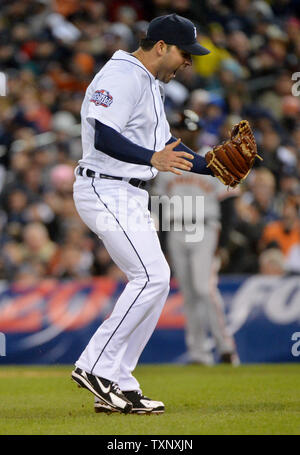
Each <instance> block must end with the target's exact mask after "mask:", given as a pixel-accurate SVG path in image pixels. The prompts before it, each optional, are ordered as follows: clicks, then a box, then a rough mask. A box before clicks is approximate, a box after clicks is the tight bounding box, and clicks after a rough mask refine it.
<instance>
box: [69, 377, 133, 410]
mask: <svg viewBox="0 0 300 455" xmlns="http://www.w3.org/2000/svg"><path fill="white" fill-rule="evenodd" d="M71 377H72V379H73V380H74V381H75V382H76V383H77V384H78V385H79V387H84V388H86V389H88V390H89V391H90V392H92V393H93V394H94V395H95V396H96V397H97V398H98V399H99V400H101V401H102V402H103V404H104V405H105V406H109V407H111V408H112V409H113V410H114V411H116V412H123V413H124V414H127V413H128V412H130V411H131V409H132V403H131V402H130V401H129V400H128V399H127V398H126V397H125V396H124V395H123V393H122V392H121V390H120V389H119V387H118V385H117V384H116V383H115V382H112V381H109V380H108V379H105V378H101V377H99V376H94V375H93V374H90V373H87V372H86V371H83V370H81V369H80V368H75V370H74V371H72V374H71ZM110 412H112V411H110Z"/></svg>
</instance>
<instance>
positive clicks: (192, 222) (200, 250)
mask: <svg viewBox="0 0 300 455" xmlns="http://www.w3.org/2000/svg"><path fill="white" fill-rule="evenodd" d="M170 124H171V126H173V128H172V131H173V134H175V135H179V137H181V138H182V140H183V141H184V142H185V143H186V144H187V145H188V146H189V147H191V148H192V149H193V150H196V149H197V146H196V139H197V136H198V134H199V128H200V124H199V117H198V115H197V114H196V113H195V112H193V111H190V110H185V111H184V112H183V113H180V114H179V113H178V114H177V117H176V118H173V120H172V119H171V123H170ZM235 191H236V190H231V191H230V192H228V191H227V189H226V188H225V187H224V185H222V184H221V183H220V181H219V180H218V179H211V178H209V177H208V176H205V175H195V174H191V173H188V172H183V173H182V175H181V176H176V175H172V174H170V173H164V174H162V173H161V174H160V175H158V177H157V178H156V180H155V186H154V187H153V192H154V193H155V194H157V195H167V196H168V197H169V198H171V201H172V200H173V203H171V204H169V210H168V204H167V206H165V205H163V211H162V213H163V217H165V218H164V219H165V226H166V227H167V226H168V221H169V222H170V232H168V234H167V245H168V253H169V259H170V261H171V265H172V267H173V271H174V274H175V276H176V278H177V281H178V284H179V287H180V289H181V291H182V294H183V298H184V312H185V317H186V327H185V335H186V345H187V349H188V358H189V362H191V363H199V364H204V365H211V364H213V363H214V357H213V353H212V346H211V343H209V339H208V334H209V332H210V333H211V335H212V336H213V339H214V341H215V346H216V348H217V351H218V354H219V357H220V361H221V362H226V363H233V364H237V363H238V356H237V353H236V349H235V343H234V340H233V338H232V337H231V336H230V335H229V333H228V331H227V329H226V323H225V317H224V302H223V300H222V297H221V294H220V292H219V290H218V287H217V284H218V275H217V274H218V270H219V267H220V264H219V262H220V261H219V259H218V257H217V256H216V249H217V246H218V240H219V235H220V230H221V223H220V218H221V210H220V201H221V200H222V199H224V198H226V197H231V196H232V195H233V194H234V192H235ZM187 196H190V198H189V199H188V198H187ZM199 196H203V197H204V198H201V199H200V198H199ZM196 197H198V198H197V199H198V202H197V200H196ZM178 198H180V200H181V201H182V203H179V204H178V203H176V201H177V202H178ZM202 202H204V212H203V214H204V219H203V216H202V219H201V208H202V207H201V206H202ZM166 218H169V220H166ZM203 222H204V230H203V225H202V226H199V223H203ZM163 223H164V221H163ZM200 228H202V229H200ZM201 233H203V238H202V237H201V235H202V234H201Z"/></svg>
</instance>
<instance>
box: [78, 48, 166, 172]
mask: <svg viewBox="0 0 300 455" xmlns="http://www.w3.org/2000/svg"><path fill="white" fill-rule="evenodd" d="M161 90H162V87H161V86H160V83H159V81H158V80H156V79H155V77H154V76H153V75H152V74H151V73H150V72H149V71H148V70H147V69H146V68H145V66H144V65H143V64H142V63H141V62H140V61H139V60H138V59H137V58H135V57H134V56H133V55H131V54H129V53H127V52H124V51H121V50H119V51H117V52H115V53H114V55H113V56H112V58H111V59H110V60H109V61H108V62H107V63H106V64H105V65H104V67H103V68H102V69H101V70H100V71H99V72H98V73H97V74H96V76H95V77H94V79H93V81H92V82H91V84H90V85H89V87H88V88H87V91H86V95H85V98H84V101H83V104H82V108H81V119H82V132H81V133H82V147H83V157H82V159H81V160H80V161H79V163H80V165H81V166H83V167H86V168H89V169H92V170H94V171H96V172H102V173H103V174H109V175H114V176H119V177H127V178H133V177H135V178H139V179H142V180H149V179H152V178H153V177H155V176H156V174H157V169H155V168H154V167H152V166H146V165H145V166H143V165H136V164H131V163H126V162H124V161H120V160H117V159H115V158H112V157H110V156H109V155H107V154H105V153H103V152H101V151H99V150H97V149H95V147H94V136H95V119H97V120H98V121H99V122H101V123H104V124H105V125H107V126H109V127H111V128H113V129H115V130H116V131H118V132H119V133H121V134H122V135H123V136H125V137H126V138H127V139H129V140H130V141H132V142H133V143H135V144H137V145H140V146H142V147H145V148H147V149H150V150H155V151H159V150H162V149H163V148H164V147H165V144H166V142H167V141H168V140H169V139H170V137H171V134H170V128H169V124H168V122H167V119H166V116H165V111H164V106H163V101H162V95H161Z"/></svg>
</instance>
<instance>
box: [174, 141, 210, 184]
mask: <svg viewBox="0 0 300 455" xmlns="http://www.w3.org/2000/svg"><path fill="white" fill-rule="evenodd" d="M176 141H177V138H176V137H174V136H171V138H170V139H169V140H168V142H167V144H172V142H176ZM173 150H175V151H176V152H187V153H190V154H191V155H193V157H194V159H193V160H189V159H188V158H185V160H187V161H190V162H191V163H193V167H192V169H191V170H190V172H194V173H196V174H204V175H211V176H212V177H214V174H213V173H212V171H211V170H210V169H209V167H207V163H206V160H205V158H204V157H203V156H201V155H197V153H195V152H193V150H191V149H190V148H189V147H187V146H186V145H185V144H183V143H182V142H180V144H179V145H177V146H176V147H175V148H174V149H173Z"/></svg>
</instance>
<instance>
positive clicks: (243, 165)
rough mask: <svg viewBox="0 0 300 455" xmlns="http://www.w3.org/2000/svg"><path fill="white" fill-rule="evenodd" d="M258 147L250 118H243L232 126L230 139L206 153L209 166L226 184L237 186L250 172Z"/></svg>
mask: <svg viewBox="0 0 300 455" xmlns="http://www.w3.org/2000/svg"><path fill="white" fill-rule="evenodd" d="M256 156H257V157H258V158H260V159H261V160H262V158H261V157H260V156H259V155H258V154H257V147H256V142H255V138H254V135H253V132H252V130H251V127H250V125H249V122H248V120H241V121H240V122H239V123H237V124H236V125H234V126H233V127H232V130H231V133H230V139H229V140H228V141H226V142H224V143H223V144H221V145H217V146H216V147H214V148H213V150H211V151H209V152H207V153H206V155H205V159H206V162H207V167H209V168H210V169H211V170H212V172H213V174H214V175H215V177H218V179H219V180H220V181H221V182H222V183H224V185H226V186H231V187H233V188H234V187H235V186H237V185H238V184H239V183H240V182H241V181H242V180H243V179H245V178H246V177H247V175H248V174H249V172H250V170H251V168H252V166H253V163H254V160H255V157H256Z"/></svg>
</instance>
